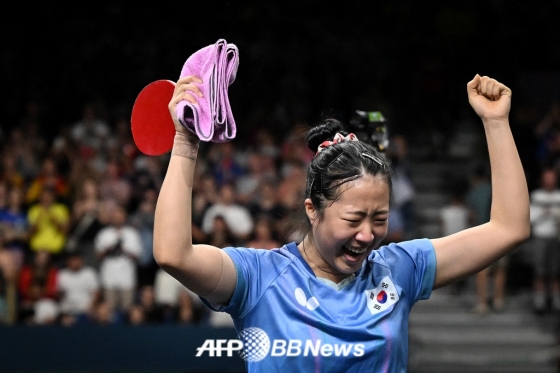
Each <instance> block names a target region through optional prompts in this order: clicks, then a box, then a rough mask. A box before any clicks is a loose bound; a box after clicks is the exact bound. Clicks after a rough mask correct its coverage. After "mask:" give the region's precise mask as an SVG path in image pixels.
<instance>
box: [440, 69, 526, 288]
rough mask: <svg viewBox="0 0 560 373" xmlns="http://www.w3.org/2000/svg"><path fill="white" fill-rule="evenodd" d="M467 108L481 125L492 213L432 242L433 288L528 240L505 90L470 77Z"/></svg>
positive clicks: (522, 176)
mask: <svg viewBox="0 0 560 373" xmlns="http://www.w3.org/2000/svg"><path fill="white" fill-rule="evenodd" d="M467 92H468V97H469V102H470V104H471V106H472V107H473V109H474V110H475V112H476V113H477V114H478V116H479V117H480V118H481V119H482V123H483V125H484V130H485V133H486V141H487V145H488V152H489V156H490V166H491V170H492V209H491V216H490V221H489V222H488V223H485V224H482V225H479V226H476V227H473V228H470V229H466V230H464V231H461V232H458V233H456V234H452V235H450V236H447V237H443V238H439V239H434V240H432V242H433V245H434V247H435V252H436V257H437V272H436V279H435V283H434V288H439V287H442V286H445V285H448V284H450V283H451V282H454V281H456V280H459V279H461V278H465V277H467V276H469V275H472V274H474V273H476V272H478V271H480V270H481V269H483V268H485V267H487V266H489V265H490V264H492V263H493V262H494V261H496V260H498V259H499V258H500V257H502V256H504V255H505V254H507V253H508V252H509V251H511V250H513V249H514V248H515V247H517V246H518V245H519V244H520V243H521V242H523V241H524V240H526V239H527V238H528V237H529V234H530V223H529V193H528V190H527V183H526V179H525V174H524V171H523V167H522V165H521V160H520V159H519V155H518V153H517V148H516V146H515V142H514V140H513V136H512V133H511V129H510V127H509V120H508V115H509V109H510V105H511V90H510V89H509V88H508V87H506V86H505V85H503V84H501V83H499V82H497V81H496V80H494V79H491V78H488V77H486V76H485V77H480V76H479V75H476V76H475V77H474V79H473V80H471V81H470V82H469V83H468V84H467Z"/></svg>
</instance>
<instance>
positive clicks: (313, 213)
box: [304, 198, 317, 225]
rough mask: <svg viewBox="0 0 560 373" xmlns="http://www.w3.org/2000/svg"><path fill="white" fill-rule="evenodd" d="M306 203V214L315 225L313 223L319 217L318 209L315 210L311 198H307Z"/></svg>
mask: <svg viewBox="0 0 560 373" xmlns="http://www.w3.org/2000/svg"><path fill="white" fill-rule="evenodd" d="M304 205H305V214H306V215H307V218H308V219H309V222H310V223H311V225H313V223H314V222H315V220H316V219H317V210H315V206H313V202H311V198H306V199H305V202H304Z"/></svg>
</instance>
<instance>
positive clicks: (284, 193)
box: [277, 163, 306, 211]
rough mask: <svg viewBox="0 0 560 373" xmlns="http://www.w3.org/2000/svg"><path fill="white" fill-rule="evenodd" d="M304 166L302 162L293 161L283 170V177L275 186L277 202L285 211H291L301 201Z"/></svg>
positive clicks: (303, 188)
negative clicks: (276, 186)
mask: <svg viewBox="0 0 560 373" xmlns="http://www.w3.org/2000/svg"><path fill="white" fill-rule="evenodd" d="M305 178H306V175H305V168H304V166H303V164H302V163H294V164H292V165H291V167H289V168H287V169H286V170H285V172H284V178H283V179H282V180H281V181H280V184H279V185H278V188H277V195H278V202H280V204H281V205H282V206H283V208H284V209H286V211H293V210H294V209H296V208H297V206H299V204H300V203H302V202H303V196H304V193H305Z"/></svg>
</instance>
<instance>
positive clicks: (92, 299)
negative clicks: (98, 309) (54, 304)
mask: <svg viewBox="0 0 560 373" xmlns="http://www.w3.org/2000/svg"><path fill="white" fill-rule="evenodd" d="M57 287H58V295H59V299H60V312H61V313H63V314H64V315H67V316H70V317H69V318H68V320H67V324H71V321H70V320H71V319H73V321H74V322H73V323H83V322H85V321H86V320H87V318H88V315H90V314H92V313H93V310H94V308H95V305H96V304H97V302H98V300H99V298H100V291H99V288H100V287H99V279H98V275H97V272H96V270H95V269H94V268H92V267H89V266H85V265H84V261H83V258H82V256H81V255H80V253H78V252H76V251H74V252H72V253H69V254H68V255H67V258H66V265H65V267H64V268H61V269H60V270H59V271H58V277H57Z"/></svg>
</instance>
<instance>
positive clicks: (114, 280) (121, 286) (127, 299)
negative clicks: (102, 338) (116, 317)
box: [94, 206, 142, 313]
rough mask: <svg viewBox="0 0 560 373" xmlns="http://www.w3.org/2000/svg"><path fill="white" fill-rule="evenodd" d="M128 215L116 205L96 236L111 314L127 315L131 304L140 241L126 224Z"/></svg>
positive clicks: (122, 208)
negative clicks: (106, 224) (109, 219)
mask: <svg viewBox="0 0 560 373" xmlns="http://www.w3.org/2000/svg"><path fill="white" fill-rule="evenodd" d="M127 218H128V215H127V212H126V210H125V208H124V207H122V206H117V207H116V208H115V209H114V210H113V213H112V219H111V222H110V224H109V225H108V226H106V227H103V228H102V229H101V230H100V231H99V232H98V233H97V235H96V236H95V241H94V244H95V251H96V252H97V256H98V259H99V262H100V268H99V271H100V273H99V274H100V280H101V286H102V288H103V295H104V299H105V301H106V302H107V303H108V305H109V307H110V308H111V310H112V311H117V312H119V313H126V312H127V311H128V309H129V308H130V306H131V305H132V304H133V303H134V297H135V292H136V288H137V283H138V282H137V265H138V258H139V257H140V255H141V254H142V240H141V238H140V233H139V232H138V230H137V229H136V228H134V227H132V226H130V225H128V224H127Z"/></svg>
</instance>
